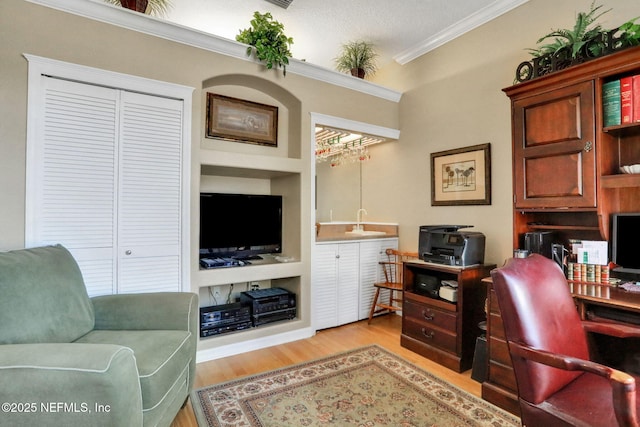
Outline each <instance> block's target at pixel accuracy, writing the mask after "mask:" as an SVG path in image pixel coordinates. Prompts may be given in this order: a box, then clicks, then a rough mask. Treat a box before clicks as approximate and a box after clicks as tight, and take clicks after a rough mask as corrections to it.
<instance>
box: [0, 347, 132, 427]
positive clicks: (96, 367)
mask: <svg viewBox="0 0 640 427" xmlns="http://www.w3.org/2000/svg"><path fill="white" fill-rule="evenodd" d="M0 384H3V386H2V387H0V405H2V407H1V409H0V419H2V422H3V423H4V422H6V423H7V424H6V425H11V426H34V425H61V426H62V425H64V426H87V425H91V426H116V425H117V426H120V425H122V426H125V425H126V426H141V425H142V395H141V392H140V383H139V380H138V370H137V368H136V361H135V357H134V355H133V352H132V351H131V349H129V348H126V347H122V346H117V345H110V344H73V343H71V344H67V343H56V344H49V343H47V344H8V345H2V346H0Z"/></svg>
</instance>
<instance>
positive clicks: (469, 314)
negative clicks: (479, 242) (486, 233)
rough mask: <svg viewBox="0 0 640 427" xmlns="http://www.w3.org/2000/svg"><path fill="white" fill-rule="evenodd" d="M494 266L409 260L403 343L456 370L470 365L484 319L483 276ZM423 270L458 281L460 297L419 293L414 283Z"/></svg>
mask: <svg viewBox="0 0 640 427" xmlns="http://www.w3.org/2000/svg"><path fill="white" fill-rule="evenodd" d="M493 268H495V264H492V265H489V264H482V265H473V266H469V267H462V268H461V267H450V266H446V265H440V264H432V263H427V262H422V261H412V262H405V263H404V268H403V287H404V292H403V306H402V335H401V337H400V344H401V345H402V346H403V347H406V348H408V349H409V350H412V351H415V352H416V353H419V354H421V355H423V356H425V357H427V358H429V359H431V360H433V361H435V362H437V363H439V364H441V365H444V366H446V367H447V368H449V369H453V370H454V371H456V372H463V371H466V370H468V369H470V368H471V365H472V363H473V352H474V348H475V342H476V338H477V337H478V336H479V335H480V333H481V330H480V329H479V327H478V323H479V322H480V321H482V320H484V299H485V295H486V289H485V287H484V285H483V284H482V283H481V280H482V278H483V277H486V276H488V275H489V272H490V271H491V269H493ZM420 274H424V275H427V276H429V277H431V278H433V279H434V280H437V281H438V283H439V282H441V281H442V280H455V281H456V282H458V294H457V301H456V302H450V301H446V300H444V299H442V298H438V297H432V296H427V295H424V294H420V293H418V292H417V290H416V288H415V287H414V284H415V283H416V276H418V275H420Z"/></svg>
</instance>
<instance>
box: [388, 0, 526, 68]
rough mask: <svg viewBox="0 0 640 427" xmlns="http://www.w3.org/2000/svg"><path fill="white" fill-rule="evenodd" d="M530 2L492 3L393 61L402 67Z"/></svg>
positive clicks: (509, 0) (500, 1) (517, 0)
mask: <svg viewBox="0 0 640 427" xmlns="http://www.w3.org/2000/svg"><path fill="white" fill-rule="evenodd" d="M528 1H529V0H498V1H496V2H494V3H492V4H491V5H490V6H488V7H486V8H484V9H481V10H479V11H478V12H476V13H474V14H472V15H470V16H469V17H467V18H465V19H463V20H461V21H458V22H456V23H455V24H453V25H451V26H449V27H448V28H445V29H444V30H442V31H440V32H439V33H437V34H435V35H434V36H433V37H429V38H428V39H426V40H424V41H422V42H420V43H418V44H416V45H415V46H413V47H411V48H409V49H407V50H405V51H403V52H400V53H399V54H397V55H396V56H394V57H393V59H394V60H395V61H396V62H397V63H399V64H400V65H405V64H407V63H409V62H411V61H413V60H414V59H416V58H418V57H419V56H422V55H424V54H425V53H427V52H430V51H432V50H434V49H436V48H438V47H440V46H442V45H443V44H445V43H447V42H450V41H451V40H453V39H455V38H457V37H460V36H461V35H463V34H465V33H467V32H469V31H471V30H473V29H474V28H477V27H479V26H481V25H483V24H486V23H487V22H489V21H491V20H492V19H495V18H497V17H498V16H500V15H502V14H504V13H507V12H509V11H510V10H512V9H515V8H516V7H518V6H521V5H523V4H525V3H527V2H528Z"/></svg>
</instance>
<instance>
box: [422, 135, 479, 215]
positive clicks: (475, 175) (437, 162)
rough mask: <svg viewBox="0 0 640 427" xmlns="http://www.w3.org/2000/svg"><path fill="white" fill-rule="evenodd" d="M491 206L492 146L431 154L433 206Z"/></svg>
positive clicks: (473, 146) (474, 146)
mask: <svg viewBox="0 0 640 427" xmlns="http://www.w3.org/2000/svg"><path fill="white" fill-rule="evenodd" d="M490 204H491V144H490V143H487V144H480V145H472V146H469V147H463V148H456V149H453V150H447V151H440V152H437V153H431V206H460V205H462V206H464V205H490Z"/></svg>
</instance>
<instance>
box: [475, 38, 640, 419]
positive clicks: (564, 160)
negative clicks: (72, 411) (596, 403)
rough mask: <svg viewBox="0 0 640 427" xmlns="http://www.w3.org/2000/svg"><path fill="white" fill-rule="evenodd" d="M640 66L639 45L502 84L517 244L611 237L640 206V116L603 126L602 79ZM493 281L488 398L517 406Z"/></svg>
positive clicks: (513, 408)
mask: <svg viewBox="0 0 640 427" xmlns="http://www.w3.org/2000/svg"><path fill="white" fill-rule="evenodd" d="M636 74H640V48H632V49H626V50H623V51H621V52H618V53H615V54H612V55H609V56H605V57H602V58H599V59H594V60H591V61H589V62H586V63H584V64H581V65H577V66H573V67H571V68H568V69H565V70H562V71H558V72H555V73H552V74H549V75H547V76H544V77H540V78H536V79H534V80H530V81H527V82H523V83H520V84H517V85H515V86H511V87H508V88H506V89H504V92H505V93H506V94H507V96H509V98H510V99H511V106H512V109H511V112H512V132H513V134H512V142H513V180H514V181H513V191H514V194H513V205H514V208H513V209H514V210H513V215H514V216H513V247H514V248H523V247H524V242H523V241H524V235H525V233H527V232H532V231H551V232H553V233H554V237H553V241H554V242H556V243H561V244H564V245H565V246H568V245H569V240H570V239H583V240H608V239H609V234H610V225H609V224H610V218H611V214H612V213H616V212H640V174H633V175H631V174H623V173H621V172H620V166H623V165H631V164H636V163H640V122H636V123H631V124H626V125H618V126H610V127H604V126H603V107H602V104H603V103H602V94H603V89H602V87H603V84H605V83H607V82H609V81H613V80H617V79H620V78H622V77H626V76H632V75H636ZM490 289H491V286H490V285H489V294H488V296H489V302H488V308H489V315H488V326H487V347H488V351H489V374H488V378H487V380H486V381H485V382H484V383H483V385H482V396H483V398H484V399H486V400H488V401H490V402H492V403H495V404H496V405H498V406H501V407H503V408H504V409H507V410H510V411H511V412H515V413H517V411H518V404H517V394H516V388H515V378H514V376H513V371H512V370H511V360H510V358H509V357H508V348H507V347H506V341H505V340H504V331H503V328H502V320H501V318H500V311H499V309H498V307H497V304H496V301H495V296H494V295H493V293H492V292H491V290H490Z"/></svg>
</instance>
